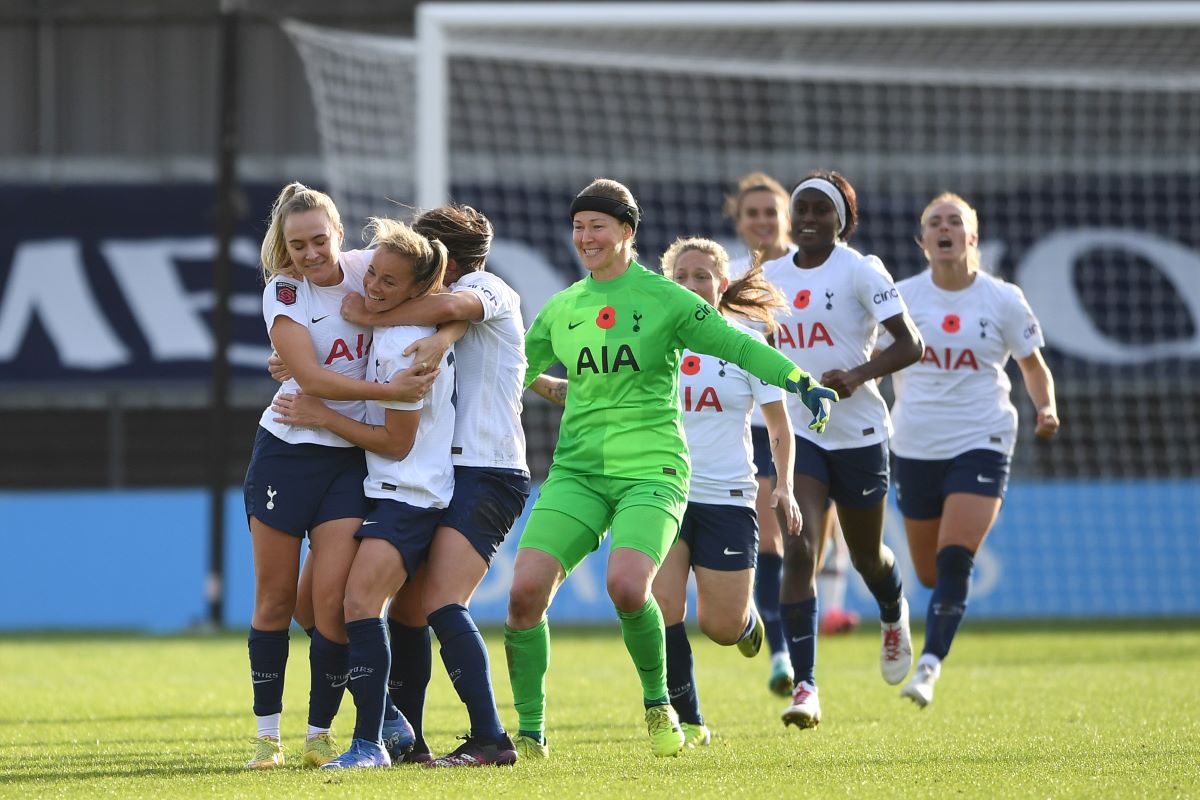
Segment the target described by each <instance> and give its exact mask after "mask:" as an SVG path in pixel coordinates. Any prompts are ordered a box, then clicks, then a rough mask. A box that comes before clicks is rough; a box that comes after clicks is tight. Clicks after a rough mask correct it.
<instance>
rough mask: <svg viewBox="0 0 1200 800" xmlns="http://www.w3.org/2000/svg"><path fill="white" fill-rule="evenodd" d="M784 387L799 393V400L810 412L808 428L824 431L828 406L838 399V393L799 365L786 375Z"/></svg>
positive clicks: (827, 416) (827, 418) (819, 431)
mask: <svg viewBox="0 0 1200 800" xmlns="http://www.w3.org/2000/svg"><path fill="white" fill-rule="evenodd" d="M784 388H785V389H787V390H788V391H789V392H791V393H792V394H795V395H799V397H800V402H801V403H803V404H804V407H805V408H807V409H808V410H809V411H811V412H812V415H813V417H812V422H810V423H808V429H809V430H810V431H816V432H817V433H824V432H825V423H827V422H828V421H829V407H830V405H832V404H833V403H836V402H837V401H838V393H837V392H835V391H834V390H833V389H828V388H826V387H824V386H822V385H821V384H819V383H817V382H816V381H815V380H813V377H812V376H811V375H809V374H808V373H807V372H805V371H804V370H802V369H800V368H799V367H796V368H795V369H794V370H792V371H791V374H789V375H788V376H787V379H786V380H785V381H784Z"/></svg>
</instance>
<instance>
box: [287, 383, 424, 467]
mask: <svg viewBox="0 0 1200 800" xmlns="http://www.w3.org/2000/svg"><path fill="white" fill-rule="evenodd" d="M271 410H272V411H274V412H275V413H276V414H277V416H276V417H275V421H276V422H283V423H287V424H288V425H300V426H304V427H310V428H311V427H316V428H324V429H325V430H327V431H329V432H330V433H335V434H337V435H338V436H340V437H342V438H343V439H345V440H346V441H347V442H350V443H351V444H354V445H357V446H359V447H361V448H362V449H364V450H370V451H371V452H372V453H377V454H379V455H381V456H384V457H386V458H394V459H395V460H397V461H402V460H403V459H404V458H406V457H407V456H408V453H409V451H410V450H412V446H413V442H414V441H416V438H417V425H418V424H419V423H420V421H421V409H420V406H419V405H418V406H417V408H416V409H394V408H388V409H385V411H386V413H385V414H384V418H383V419H384V421H383V424H382V425H368V424H367V423H365V422H359V421H358V420H356V419H351V418H350V417H347V416H345V415H343V414H339V413H338V412H336V411H334V410H333V409H332V408H330V407H329V406H327V405H325V404H324V403H322V402H321V401H320V400H319V399H317V398H316V397H312V396H310V395H307V394H283V395H279V396H278V397H276V398H275V401H274V402H273V403H272V404H271Z"/></svg>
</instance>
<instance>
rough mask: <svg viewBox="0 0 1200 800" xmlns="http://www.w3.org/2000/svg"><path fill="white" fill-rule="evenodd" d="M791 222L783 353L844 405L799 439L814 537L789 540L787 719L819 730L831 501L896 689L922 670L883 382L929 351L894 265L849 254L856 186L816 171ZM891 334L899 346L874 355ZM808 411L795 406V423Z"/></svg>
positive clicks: (782, 277)
mask: <svg viewBox="0 0 1200 800" xmlns="http://www.w3.org/2000/svg"><path fill="white" fill-rule="evenodd" d="M791 212H792V213H791V219H792V239H793V240H794V241H795V242H796V245H797V246H798V247H799V251H798V252H797V253H796V254H795V255H794V256H789V257H784V258H781V259H777V260H775V261H772V262H770V263H768V264H766V265H765V266H764V270H763V271H764V273H765V275H766V277H767V279H768V280H769V281H770V282H771V283H773V284H774V285H775V286H777V287H779V288H780V289H781V290H782V291H783V295H784V297H785V298H787V302H788V306H789V308H788V309H787V311H785V312H783V313H780V314H778V315H777V322H778V323H779V328H778V330H777V331H776V344H777V346H778V347H779V349H780V350H781V351H782V352H784V353H785V354H787V355H789V356H791V357H792V359H793V360H794V361H796V362H797V363H800V362H803V363H805V364H813V365H816V366H817V367H818V368H819V369H821V370H822V371H823V374H822V377H821V380H822V383H826V384H828V385H830V386H831V387H833V388H835V389H836V390H837V392H838V394H839V396H841V397H842V398H844V400H843V402H842V403H841V404H840V405H839V406H838V414H837V415H836V416H835V417H834V420H833V422H832V423H831V424H830V426H829V428H828V430H827V431H826V434H825V436H824V437H821V439H819V440H818V438H817V437H815V436H813V435H812V433H811V432H810V431H807V430H803V429H801V430H798V431H797V436H796V476H795V487H796V502H797V504H798V505H799V506H800V513H801V515H802V516H803V518H804V531H803V533H802V534H801V535H800V536H798V537H789V539H788V540H787V543H786V545H785V554H784V566H783V588H782V594H781V601H782V602H781V603H780V610H781V613H782V616H783V621H784V626H785V628H786V630H787V635H788V649H789V651H790V653H791V658H792V667H793V669H794V670H795V679H796V684H795V687H794V690H793V693H792V702H791V704H790V705H789V706H788V707H787V709H785V710H784V712H783V721H784V723H785V724H795V725H797V726H799V727H801V728H811V727H815V726H816V725H817V724H818V723H819V722H820V719H821V705H820V701H819V699H818V696H817V685H816V669H815V667H816V645H817V634H818V630H817V599H816V585H815V581H816V575H817V562H818V556H819V554H820V552H821V544H822V542H821V539H822V533H823V524H822V520H823V518H824V515H825V508H826V505H827V503H828V501H829V500H830V499H832V500H833V502H834V503H835V504H836V505H837V512H838V519H839V520H840V521H841V525H842V530H843V531H844V533H845V537H846V543H847V545H848V546H849V548H850V555H851V558H852V560H853V563H854V566H855V568H856V569H857V570H858V571H859V573H860V574H861V575H862V576H863V579H864V580H865V581H866V584H867V588H869V589H870V590H871V593H872V595H874V597H875V600H876V602H877V603H878V604H879V617H880V623H881V627H882V634H883V642H882V649H881V653H880V669H881V671H882V673H883V677H884V680H886V681H887V682H888V683H892V684H896V683H899V682H900V681H902V680H904V678H905V676H906V675H907V674H908V670H909V667H910V666H911V663H912V645H911V642H910V639H909V629H908V606H907V602H906V600H905V599H904V593H903V588H902V586H901V582H900V571H899V569H898V568H897V566H896V560H895V556H894V555H893V554H892V551H891V550H890V549H888V547H887V546H885V545H884V544H883V515H884V508H885V503H886V497H887V487H888V449H887V438H888V434H889V432H890V431H889V426H890V421H889V419H888V413H887V406H886V405H885V404H884V402H883V398H882V396H881V395H880V394H879V389H878V388H877V386H876V384H875V379H877V378H879V377H880V376H882V375H886V374H888V373H890V372H893V371H895V370H897V369H900V368H902V367H904V366H907V365H908V364H911V363H913V362H914V361H916V360H917V359H919V358H920V357H921V343H920V336H919V334H918V333H917V331H916V328H915V327H914V326H913V323H912V320H911V319H910V318H909V316H908V313H907V311H906V310H905V308H904V301H903V300H901V299H900V296H899V293H898V292H897V291H896V287H895V285H894V284H893V283H892V278H891V276H890V275H889V274H888V272H887V270H886V269H884V266H883V264H882V263H880V261H879V259H877V258H875V257H874V256H864V255H862V254H861V253H859V252H858V251H857V250H854V249H852V248H851V247H849V246H848V245H847V244H846V241H847V240H848V239H849V237H850V236H851V234H853V232H854V228H855V226H856V224H857V222H858V206H857V198H856V196H855V193H854V188H853V187H852V186H851V185H850V183H849V182H848V181H847V180H846V179H845V178H843V177H842V176H841V175H839V174H837V173H835V172H818V173H811V174H810V175H809V176H807V177H806V178H805V179H804V180H803V181H801V182H800V183H799V185H797V186H796V188H795V189H794V190H793V191H792V194H791ZM788 312H790V313H788ZM880 324H882V325H883V327H884V328H885V329H886V330H887V331H888V332H890V333H891V334H892V337H893V339H894V341H893V343H892V344H891V345H890V346H889V347H888V348H887V349H886V350H884V351H882V352H881V353H878V354H876V355H874V356H872V355H871V354H872V350H873V349H874V344H875V338H876V328H877V326H878V325H880ZM843 406H844V407H845V408H843ZM799 410H801V409H798V408H795V407H793V416H794V415H795V413H796V412H797V411H799Z"/></svg>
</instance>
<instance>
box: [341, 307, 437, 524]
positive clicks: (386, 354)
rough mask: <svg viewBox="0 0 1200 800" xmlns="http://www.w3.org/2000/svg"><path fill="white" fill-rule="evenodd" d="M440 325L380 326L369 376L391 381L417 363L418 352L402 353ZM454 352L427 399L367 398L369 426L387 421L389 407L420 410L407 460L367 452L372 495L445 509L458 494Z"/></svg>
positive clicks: (365, 486)
mask: <svg viewBox="0 0 1200 800" xmlns="http://www.w3.org/2000/svg"><path fill="white" fill-rule="evenodd" d="M435 331H436V328H434V327H432V326H428V325H394V326H392V327H389V328H376V329H375V344H374V347H373V350H372V357H371V361H370V364H368V366H367V380H371V381H375V382H376V383H387V382H388V381H390V380H391V379H392V377H393V376H394V375H395V374H396V373H397V372H399V371H401V370H403V369H407V368H408V367H410V366H412V360H413V357H412V356H410V355H409V356H406V355H401V354H402V353H403V352H404V349H405V348H406V347H408V346H409V345H410V344H412V343H413V342H415V341H417V340H418V339H424V338H425V337H426V336H432V335H433V334H434V333H435ZM454 361H455V359H454V351H453V349H451V350H449V351H447V352H446V357H445V358H443V359H442V364H441V367H442V371H441V372H440V373H439V374H438V376H437V378H436V379H435V380H434V382H433V386H432V387H430V389H429V393H428V394H426V395H425V397H424V399H422V400H419V401H417V402H415V403H404V402H401V401H396V400H388V401H385V402H378V403H376V402H372V401H367V404H366V405H367V419H366V422H367V424H369V425H382V424H383V423H384V416H385V409H388V408H391V409H396V410H399V411H416V410H418V409H419V410H420V412H421V419H420V422H419V423H418V424H417V436H416V439H414V441H413V446H412V449H411V450H409V451H408V455H407V456H405V457H404V459H403V460H401V461H396V460H395V459H393V458H388V457H386V456H381V455H376V454H375V453H372V452H370V451H368V452H367V479H366V481H364V482H363V490H364V492H365V493H366V495H367V497H376V498H382V499H386V500H398V501H400V502H401V503H407V504H409V505H410V506H415V507H417V508H445V507H446V506H448V505H449V504H450V497H451V495H453V494H454V463H453V462H452V461H451V460H450V443H451V441H452V440H453V439H454V403H455V402H456V398H455V396H454Z"/></svg>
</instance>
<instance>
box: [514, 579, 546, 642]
mask: <svg viewBox="0 0 1200 800" xmlns="http://www.w3.org/2000/svg"><path fill="white" fill-rule="evenodd" d="M549 605H550V603H549V598H548V597H546V594H545V592H544V591H543V590H542V588H541V587H540V586H536V585H533V584H526V583H518V582H517V581H513V585H512V589H511V591H510V592H509V594H508V626H509V627H510V628H514V629H516V630H526V629H527V628H532V627H533V626H534V625H537V624H538V623H539V622H541V620H542V617H543V616H545V614H546V608H547V607H548V606H549Z"/></svg>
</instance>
